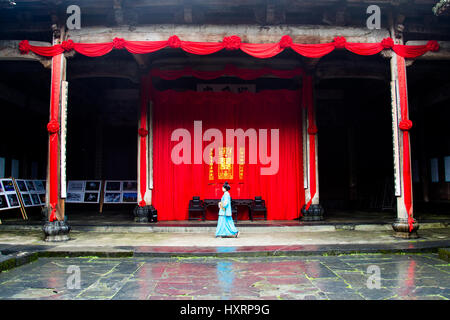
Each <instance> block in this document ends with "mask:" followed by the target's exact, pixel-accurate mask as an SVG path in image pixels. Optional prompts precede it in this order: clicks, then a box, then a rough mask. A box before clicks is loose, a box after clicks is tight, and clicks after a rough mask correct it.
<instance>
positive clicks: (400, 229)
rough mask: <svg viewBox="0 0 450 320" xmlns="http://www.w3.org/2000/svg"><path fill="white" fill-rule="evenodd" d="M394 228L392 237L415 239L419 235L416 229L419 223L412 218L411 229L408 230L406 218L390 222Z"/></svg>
mask: <svg viewBox="0 0 450 320" xmlns="http://www.w3.org/2000/svg"><path fill="white" fill-rule="evenodd" d="M392 229H394V237H396V238H403V239H416V238H418V237H419V235H418V234H417V230H418V229H419V223H418V222H417V221H416V220H414V222H413V229H412V230H411V231H409V225H408V219H397V220H395V222H394V223H393V224H392Z"/></svg>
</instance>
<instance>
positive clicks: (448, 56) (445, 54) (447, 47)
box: [406, 40, 450, 60]
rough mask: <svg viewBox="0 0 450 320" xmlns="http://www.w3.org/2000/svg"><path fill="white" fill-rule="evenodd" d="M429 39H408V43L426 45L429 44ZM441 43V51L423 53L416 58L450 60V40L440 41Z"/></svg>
mask: <svg viewBox="0 0 450 320" xmlns="http://www.w3.org/2000/svg"><path fill="white" fill-rule="evenodd" d="M427 42H428V41H422V40H420V41H415V40H411V41H407V42H406V44H407V45H412V46H416V45H424V44H427ZM438 43H439V51H436V52H431V51H429V52H427V53H425V54H424V55H421V56H420V57H417V58H416V59H420V60H450V41H438Z"/></svg>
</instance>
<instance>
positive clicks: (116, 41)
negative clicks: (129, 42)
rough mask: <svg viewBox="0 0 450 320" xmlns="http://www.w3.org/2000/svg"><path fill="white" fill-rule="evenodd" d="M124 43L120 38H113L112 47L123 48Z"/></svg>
mask: <svg viewBox="0 0 450 320" xmlns="http://www.w3.org/2000/svg"><path fill="white" fill-rule="evenodd" d="M125 44H126V42H125V40H124V39H122V38H114V39H113V47H114V49H119V50H120V49H123V48H125Z"/></svg>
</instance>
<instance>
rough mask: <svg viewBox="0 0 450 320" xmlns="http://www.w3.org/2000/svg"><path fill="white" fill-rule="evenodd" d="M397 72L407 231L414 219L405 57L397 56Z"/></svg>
mask: <svg viewBox="0 0 450 320" xmlns="http://www.w3.org/2000/svg"><path fill="white" fill-rule="evenodd" d="M397 74H398V86H399V96H400V113H401V121H400V123H399V128H400V129H401V130H402V134H403V188H404V195H403V198H404V203H405V208H406V212H407V213H408V225H409V231H410V232H411V231H412V229H413V223H414V219H413V217H412V185H411V163H410V151H409V129H411V127H412V122H411V120H409V119H408V92H407V85H406V65H405V59H404V58H402V57H400V56H397Z"/></svg>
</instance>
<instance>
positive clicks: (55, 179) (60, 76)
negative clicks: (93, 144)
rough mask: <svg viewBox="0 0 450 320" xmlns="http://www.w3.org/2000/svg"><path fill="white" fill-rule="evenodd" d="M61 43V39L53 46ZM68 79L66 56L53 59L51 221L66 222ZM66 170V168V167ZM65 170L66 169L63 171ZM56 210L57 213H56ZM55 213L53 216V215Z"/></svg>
mask: <svg viewBox="0 0 450 320" xmlns="http://www.w3.org/2000/svg"><path fill="white" fill-rule="evenodd" d="M59 42H60V39H59V38H55V39H54V40H53V44H57V43H59ZM65 79H66V58H65V57H64V54H59V55H56V56H54V57H53V58H52V65H51V88H50V119H49V124H48V126H47V130H48V132H49V148H48V164H47V188H46V206H47V208H48V217H49V219H50V221H52V220H54V219H55V216H56V220H58V221H63V220H64V199H62V198H61V130H60V129H61V102H62V99H64V98H65V97H62V94H61V91H62V86H63V82H64V81H65ZM64 168H65V167H64ZM63 170H64V169H63ZM55 210H56V211H55ZM52 213H53V215H52Z"/></svg>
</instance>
